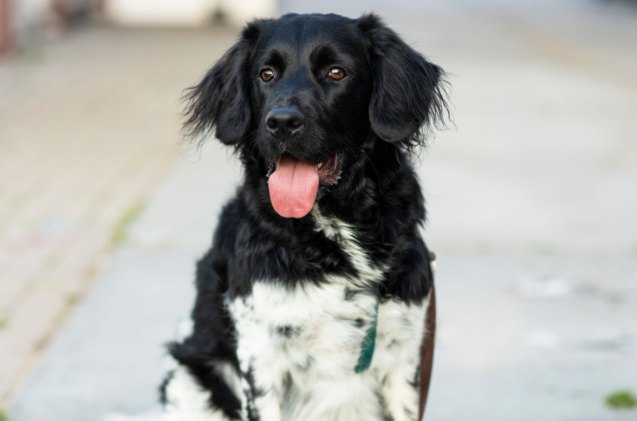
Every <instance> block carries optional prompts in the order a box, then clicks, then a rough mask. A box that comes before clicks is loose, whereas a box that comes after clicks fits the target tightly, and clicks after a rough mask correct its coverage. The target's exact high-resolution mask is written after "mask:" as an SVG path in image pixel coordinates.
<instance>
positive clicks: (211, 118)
mask: <svg viewBox="0 0 637 421" xmlns="http://www.w3.org/2000/svg"><path fill="white" fill-rule="evenodd" d="M441 73H442V71H441V70H440V69H439V68H438V67H437V66H435V65H433V64H431V63H429V62H427V61H426V60H425V59H424V58H423V57H422V56H421V55H419V54H418V53H416V52H415V51H414V50H413V49H411V48H410V47H409V46H408V45H406V44H405V43H404V42H403V41H402V40H400V38H399V37H398V36H397V35H396V34H395V33H394V32H393V31H391V30H390V29H388V28H387V27H385V26H384V25H383V24H382V23H381V22H380V20H379V19H378V18H377V17H375V16H373V15H367V16H363V17H361V18H360V19H356V20H355V19H348V18H344V17H341V16H337V15H286V16H283V17H282V18H280V19H277V20H259V21H255V22H253V23H251V24H249V25H248V26H247V27H246V28H245V29H244V31H243V34H242V37H241V39H240V41H239V42H238V43H237V44H235V45H234V46H233V47H232V48H231V49H230V50H229V51H228V52H227V53H226V54H225V55H224V57H222V59H221V60H220V61H219V62H218V63H217V64H216V65H215V66H214V67H213V68H212V69H211V70H210V71H209V72H208V74H207V75H206V76H205V77H204V79H203V80H202V81H201V82H200V83H199V84H198V85H197V86H195V87H194V88H192V89H191V91H190V93H189V101H190V102H189V107H188V110H187V111H188V114H189V119H188V121H187V122H186V125H187V127H188V128H189V129H190V131H191V132H192V133H193V134H198V133H201V132H207V131H210V130H211V129H212V128H213V127H216V135H217V137H218V138H219V140H221V141H222V142H224V143H226V144H232V145H236V146H237V147H239V148H243V151H244V153H249V154H257V155H258V156H257V158H258V161H259V162H261V163H262V165H261V168H260V171H261V172H262V173H263V174H262V175H263V177H264V179H265V178H266V177H269V180H268V184H269V191H270V199H271V201H272V205H273V207H274V209H275V210H276V211H277V213H279V214H280V215H281V216H283V217H296V218H300V217H303V216H305V215H306V214H307V213H308V212H309V211H310V210H311V208H312V206H313V204H314V201H315V200H316V197H317V194H318V193H319V190H321V191H324V190H326V189H329V188H331V187H333V186H335V185H337V184H338V181H339V179H340V178H341V176H342V175H343V173H346V172H347V171H348V168H349V167H351V164H352V163H353V162H356V161H357V160H360V159H362V158H361V154H362V152H361V148H363V147H364V145H365V144H368V143H369V142H375V141H378V142H391V143H394V144H396V145H399V147H400V146H410V145H413V144H417V143H420V142H421V141H422V136H421V135H420V131H419V129H420V127H421V126H422V125H423V124H425V123H428V122H430V120H431V119H432V118H435V117H436V116H439V114H440V113H441V112H442V110H443V107H444V101H443V99H442V96H441V93H440V90H439V88H438V86H439V84H438V82H439V79H440V77H441Z"/></svg>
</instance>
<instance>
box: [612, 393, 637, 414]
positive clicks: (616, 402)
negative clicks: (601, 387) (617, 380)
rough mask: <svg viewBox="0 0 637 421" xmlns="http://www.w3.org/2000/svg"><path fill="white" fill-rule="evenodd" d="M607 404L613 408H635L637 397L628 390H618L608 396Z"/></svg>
mask: <svg viewBox="0 0 637 421" xmlns="http://www.w3.org/2000/svg"><path fill="white" fill-rule="evenodd" d="M606 405H607V406H608V407H609V408H612V409H633V408H635V407H636V406H637V398H635V395H633V394H632V392H630V391H628V390H618V391H615V392H613V393H611V394H610V395H608V396H607V397H606Z"/></svg>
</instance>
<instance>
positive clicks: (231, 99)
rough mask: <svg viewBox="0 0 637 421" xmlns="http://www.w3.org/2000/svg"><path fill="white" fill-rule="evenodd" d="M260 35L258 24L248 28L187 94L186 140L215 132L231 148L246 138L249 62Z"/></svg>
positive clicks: (248, 103) (248, 110) (248, 101)
mask: <svg viewBox="0 0 637 421" xmlns="http://www.w3.org/2000/svg"><path fill="white" fill-rule="evenodd" d="M259 32H260V29H259V22H258V21H254V22H252V23H250V24H248V25H247V26H246V27H245V29H244V30H243V33H242V35H241V38H240V39H239V41H238V42H237V43H236V44H235V45H233V46H232V47H231V48H230V49H229V50H228V51H227V52H226V53H225V54H224V55H223V57H221V59H219V61H218V62H217V63H216V64H215V65H214V66H213V67H212V68H211V69H210V70H209V71H208V73H206V75H205V76H204V78H203V79H202V80H201V82H199V83H198V84H197V85H195V86H193V87H191V88H189V89H187V90H186V93H185V99H186V102H187V105H186V111H185V114H186V121H185V123H184V129H185V132H186V134H187V135H188V136H189V137H200V136H201V137H203V136H204V135H207V134H208V133H210V132H211V131H212V130H213V128H214V129H215V135H216V137H217V138H218V139H219V140H220V141H221V142H223V143H225V144H226V145H232V144H236V143H238V142H239V140H241V138H242V137H243V136H244V135H245V133H246V132H247V130H248V128H249V126H250V121H251V111H250V92H249V90H250V85H249V84H250V80H249V75H248V72H249V71H250V68H249V66H250V63H249V59H250V53H251V46H252V45H254V42H255V41H256V38H258V36H259Z"/></svg>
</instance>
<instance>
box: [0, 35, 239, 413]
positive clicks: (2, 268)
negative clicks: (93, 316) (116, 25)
mask: <svg viewBox="0 0 637 421" xmlns="http://www.w3.org/2000/svg"><path fill="white" fill-rule="evenodd" d="M228 36H230V35H229V34H228V33H220V32H219V31H217V32H216V33H214V34H213V33H210V32H170V31H168V32H166V31H164V32H155V31H121V32H115V31H113V30H87V31H78V32H76V33H72V34H69V35H68V36H67V37H65V38H64V39H61V40H59V41H58V42H56V43H55V44H53V45H51V46H50V47H49V46H46V47H44V46H43V48H42V49H41V50H35V51H31V52H28V55H24V56H17V57H15V58H14V59H13V60H6V59H5V60H4V61H2V62H0V221H1V222H0V343H1V344H2V346H0V407H2V406H5V405H6V404H7V403H8V402H10V401H11V400H12V398H13V397H14V395H15V393H16V391H17V390H18V388H19V386H20V385H21V384H22V383H23V382H24V380H25V379H26V377H27V376H28V375H29V374H30V372H31V370H32V369H33V367H34V366H35V365H36V364H37V362H38V360H39V357H40V355H41V353H42V351H43V350H45V349H46V348H47V346H48V344H49V342H50V341H51V340H52V339H53V337H54V336H55V334H56V333H57V332H58V330H59V328H60V327H61V326H62V325H63V323H64V321H65V320H66V318H67V315H68V314H69V312H70V311H72V309H73V308H74V307H75V305H76V304H77V302H78V301H80V300H81V298H82V297H83V295H84V294H85V292H86V291H87V289H88V288H89V286H90V283H91V280H92V279H93V278H94V276H95V274H96V273H98V272H99V270H100V269H101V267H102V264H103V262H104V258H105V257H107V256H108V254H109V253H110V251H111V250H112V248H113V247H114V246H116V245H117V244H118V243H119V242H120V241H121V237H122V235H123V232H124V228H125V227H126V225H127V224H128V223H129V222H130V221H131V220H132V219H134V217H135V215H136V214H137V213H139V210H140V209H141V207H142V206H143V203H144V200H145V198H146V196H147V195H148V194H149V192H150V191H152V190H153V188H154V186H156V184H157V182H158V181H160V180H161V179H162V178H163V176H164V175H165V173H166V171H167V170H169V169H170V167H171V165H172V163H173V162H174V161H175V159H176V158H177V157H178V156H179V151H178V145H179V142H180V135H179V112H180V109H179V102H178V100H179V97H180V95H181V92H182V89H183V88H184V87H185V86H187V85H188V84H191V83H193V82H194V81H195V80H196V79H197V78H198V77H199V75H200V74H201V73H202V71H203V70H204V69H205V67H206V66H207V65H208V64H209V62H210V60H212V58H213V57H215V56H216V55H218V54H219V53H220V49H219V48H220V47H219V45H220V44H219V42H218V41H219V40H223V39H224V37H228ZM231 36H234V34H232V35H231ZM213 39H214V40H215V42H211V40H213ZM222 45H225V42H223V43H222ZM202 52H203V53H202Z"/></svg>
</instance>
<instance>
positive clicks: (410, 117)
mask: <svg viewBox="0 0 637 421" xmlns="http://www.w3.org/2000/svg"><path fill="white" fill-rule="evenodd" d="M358 28H359V30H360V31H362V33H363V34H364V36H365V37H366V38H367V40H368V42H369V51H370V64H371V69H372V78H373V79H372V83H373V90H372V95H371V99H370V104H369V118H370V123H371V128H372V130H373V131H374V132H375V133H376V134H377V135H378V136H379V137H381V138H382V139H384V140H386V141H388V142H392V143H397V142H400V143H402V144H405V145H407V146H414V145H420V144H422V143H423V142H424V135H423V132H422V130H421V128H422V127H423V126H424V127H431V126H433V125H435V124H436V123H437V122H443V120H444V117H445V114H446V112H447V111H446V102H445V95H444V94H445V92H444V82H443V77H444V72H443V70H442V69H441V68H440V67H438V66H436V65H435V64H432V63H430V62H428V61H427V60H426V59H425V58H424V57H423V56H421V55H420V54H418V53H417V52H416V51H415V50H414V49H413V48H411V47H410V46H409V45H407V44H406V43H405V42H404V41H403V40H401V39H400V37H399V36H398V35H397V34H396V33H395V32H394V31H392V30H391V29H389V28H388V27H386V26H385V25H384V24H383V22H382V21H381V20H380V18H378V17H377V16H375V15H364V16H362V17H361V18H360V19H359V20H358Z"/></svg>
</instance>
